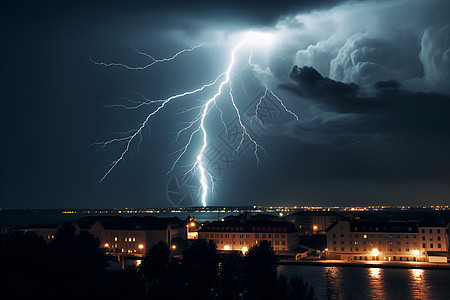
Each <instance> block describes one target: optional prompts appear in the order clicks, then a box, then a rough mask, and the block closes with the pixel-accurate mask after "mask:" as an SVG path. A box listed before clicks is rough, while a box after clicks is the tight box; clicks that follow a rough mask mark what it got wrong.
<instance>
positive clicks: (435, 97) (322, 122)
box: [0, 0, 450, 207]
mask: <svg viewBox="0 0 450 300" xmlns="http://www.w3.org/2000/svg"><path fill="white" fill-rule="evenodd" d="M449 3H450V2H448V1H439V0H430V1H418V0H410V1H369V0H368V1H338V0H328V1H326V0H323V1H317V0H315V1H313V0H307V1H298V0H296V1H294V0H288V1H281V2H280V1H262V2H261V1H260V2H251V1H238V0H231V1H221V2H214V1H206V0H200V1H171V2H168V1H156V2H155V1H137V0H136V1H126V2H125V1H54V0H51V1H40V2H37V1H2V2H1V4H0V5H1V8H0V14H1V15H0V33H1V38H2V47H1V49H0V51H1V52H0V54H1V56H2V57H3V58H4V60H3V65H2V68H1V69H0V72H1V77H2V81H1V83H0V84H1V89H2V91H3V94H2V99H3V100H4V101H3V103H2V112H1V114H2V120H1V122H2V123H1V126H2V128H4V133H5V135H4V137H3V141H5V146H4V147H2V156H3V157H4V163H3V165H2V170H1V182H2V183H1V184H2V185H1V195H0V199H1V202H0V207H102V206H103V207H113V206H136V207H148V206H164V205H168V201H167V197H166V196H167V195H166V194H167V182H168V180H169V179H170V176H166V172H167V171H168V168H169V167H168V166H171V163H172V162H173V161H172V158H173V157H170V156H168V155H167V153H169V152H172V151H174V150H176V149H174V148H176V147H177V146H178V145H174V144H171V143H172V142H173V135H172V134H167V133H168V132H169V133H172V132H173V131H174V130H176V129H178V128H179V127H180V126H181V125H182V124H180V123H181V121H180V119H178V116H179V115H176V114H175V113H176V112H179V110H180V109H182V108H188V107H189V105H190V104H191V103H192V102H189V101H191V100H192V99H188V101H186V102H183V103H182V104H181V105H180V107H168V108H167V111H166V114H165V115H162V116H159V117H158V118H155V119H154V120H153V122H152V126H151V134H148V135H147V134H144V138H143V142H142V144H141V145H140V149H139V150H138V149H137V147H134V148H133V149H132V151H131V152H130V155H129V156H127V160H126V161H124V163H123V164H120V165H119V166H118V168H117V169H116V170H115V172H113V173H111V175H110V176H109V177H108V180H106V181H105V182H103V183H102V184H97V182H98V180H99V179H100V178H101V176H102V175H103V174H104V173H103V172H104V171H105V165H107V163H108V162H107V160H110V159H114V158H116V157H117V154H118V153H119V151H120V149H119V148H113V149H107V150H106V151H104V152H96V151H95V148H90V147H88V145H89V144H91V143H93V142H96V141H101V140H105V139H107V138H109V137H111V136H115V135H114V133H115V132H119V131H125V130H128V129H134V128H135V126H136V124H139V122H141V121H142V119H143V118H144V117H145V114H146V111H145V110H143V111H138V112H131V113H130V112H129V111H123V110H117V109H106V108H105V107H104V105H103V103H106V104H116V103H121V102H120V101H121V98H122V97H130V98H132V97H134V96H135V95H136V94H134V92H141V93H143V94H144V95H146V96H148V97H151V98H154V97H165V96H167V95H172V94H174V93H177V92H180V91H185V90H186V89H191V88H192V87H193V86H195V87H197V86H198V85H199V84H201V83H205V82H210V80H211V78H213V76H217V74H219V73H220V72H221V71H222V70H223V67H224V65H225V64H226V63H227V59H224V57H226V58H228V57H229V51H228V50H229V49H228V48H227V45H228V44H226V43H228V42H229V43H230V44H232V42H233V41H232V40H231V41H230V40H227V37H230V36H231V37H232V36H233V34H236V32H238V31H244V30H248V29H249V28H250V29H261V30H269V31H271V32H273V33H274V34H275V35H276V36H277V38H278V40H279V43H278V44H276V45H272V46H273V47H274V50H276V51H274V52H273V53H270V55H274V57H272V58H271V64H270V65H269V66H268V67H267V68H265V67H266V66H264V68H262V69H261V74H258V75H260V77H258V78H255V77H257V76H254V77H252V80H253V81H254V82H253V83H252V84H255V85H256V83H258V84H259V83H260V81H261V78H263V79H267V78H269V80H268V81H269V82H271V83H272V86H274V87H275V86H276V84H275V83H274V82H277V83H279V82H280V81H281V82H283V83H282V85H281V87H282V89H280V90H275V89H274V91H275V92H276V93H278V91H279V92H281V93H283V95H282V96H283V97H282V98H283V100H285V102H286V104H288V106H289V108H292V110H294V111H295V112H296V113H297V114H298V115H299V116H300V120H299V121H298V122H296V121H292V118H290V117H291V116H288V118H289V119H288V120H287V121H289V122H290V123H289V124H288V125H286V126H285V127H283V126H282V125H280V124H272V127H271V126H270V125H268V126H267V128H266V129H267V131H266V132H265V134H261V142H262V143H263V145H264V146H265V149H266V150H267V153H268V154H269V157H267V158H263V159H262V160H263V164H262V165H261V166H259V167H256V163H255V158H254V156H252V155H248V157H247V158H246V157H242V158H240V159H241V160H240V161H239V164H238V163H236V164H234V165H233V167H232V170H230V171H229V173H227V174H225V175H224V177H223V178H222V179H221V180H218V186H217V194H216V196H215V197H211V200H210V201H211V202H210V203H211V204H217V205H221V204H243V205H247V204H254V205H258V204H273V203H274V202H279V203H286V204H289V203H295V204H298V203H299V202H298V201H303V200H304V201H305V202H302V203H304V204H309V203H311V202H308V201H309V200H314V201H316V202H315V203H316V204H320V205H326V204H328V203H335V204H338V203H337V202H338V201H341V202H339V204H346V203H349V202H346V201H347V200H348V199H353V200H354V202H352V203H361V202H358V199H368V198H365V197H364V195H365V194H371V195H373V197H372V199H378V200H380V199H390V200H389V201H391V200H392V201H394V198H395V197H394V196H391V197H390V198H389V197H386V195H387V194H389V195H394V194H396V193H397V192H398V193H400V194H401V195H400V194H397V195H400V196H401V197H400V196H399V197H400V198H402V197H403V198H402V199H405V201H406V202H405V203H410V202H408V201H409V200H408V199H407V198H408V197H411V203H412V202H414V201H416V202H415V203H424V201H423V199H425V198H426V197H425V195H429V193H428V192H429V190H430V189H431V188H432V189H433V193H434V195H435V196H436V199H437V200H439V201H442V202H443V201H448V200H445V199H449V197H448V195H449V194H450V191H448V188H447V189H445V188H443V187H444V184H445V183H447V184H448V179H449V174H448V173H449V170H450V162H449V155H448V153H449V152H450V147H449V141H450V139H449V136H450V133H449V129H448V128H450V124H449V121H448V120H449V118H448V117H447V116H446V114H447V112H448V111H450V110H449V103H450V99H449V97H448V96H446V95H444V94H441V93H446V92H448V88H449V86H450V85H448V74H449V70H450V68H449V67H448V62H449V60H448V49H449V45H450V44H449V39H448V37H449V36H450V35H449V34H448V33H449V26H448V20H447V19H448V6H449ZM217 32H218V33H217ZM215 34H217V36H218V37H219V39H222V40H223V41H224V44H226V45H225V46H223V47H213V46H210V45H208V46H205V47H202V48H200V49H198V51H195V53H189V54H188V55H186V56H182V57H179V59H177V61H176V62H174V63H173V64H165V65H164V66H156V67H155V68H154V69H152V70H151V71H149V72H131V71H126V70H122V69H113V68H109V69H105V68H100V67H98V66H95V65H93V64H92V63H91V62H90V60H89V59H90V58H92V59H96V60H101V61H115V62H125V63H129V64H133V65H139V64H142V62H143V61H144V59H145V58H144V57H142V56H139V55H137V54H136V52H135V51H134V50H133V48H132V47H131V46H130V44H132V45H133V46H136V47H137V48H139V49H140V50H143V51H148V52H149V53H151V54H152V55H155V56H158V57H166V56H167V55H169V54H173V53H175V52H176V51H178V50H179V49H182V48H185V47H191V46H193V45H196V44H199V43H201V42H207V43H208V42H211V41H213V42H214V41H215V39H214V38H215ZM278 55H279V56H278ZM294 56H295V59H294ZM255 57H257V55H256V53H255ZM294 60H295V61H294ZM294 63H295V64H298V65H300V66H302V67H303V68H301V67H298V68H295V69H294V71H293V72H291V74H290V77H288V74H289V71H290V70H291V69H292V66H293V65H294ZM307 66H312V67H307ZM316 70H318V71H316ZM319 72H320V73H319ZM271 73H272V74H271ZM273 74H275V77H276V78H272V77H270V75H273ZM241 79H242V80H243V81H245V79H247V78H245V76H244V77H242V78H241ZM285 79H286V80H285ZM271 80H273V82H272V81H271ZM277 80H278V81H277ZM352 82H354V83H352ZM413 87H414V89H413ZM235 88H236V90H237V89H239V88H240V84H236V85H235ZM255 90H256V89H255ZM421 90H423V91H427V92H418V91H421ZM432 91H437V92H439V93H436V92H435V93H433V92H432ZM260 92H261V91H260V86H258V91H257V92H255V93H254V95H256V94H257V93H260ZM254 95H253V94H252V93H250V95H249V97H252V96H254ZM132 99H133V98H132ZM252 99H253V98H252ZM133 100H136V99H133ZM137 100H138V99H137ZM198 100H199V99H193V100H192V101H194V102H193V103H198V102H195V101H198ZM200 100H203V99H200ZM250 100H251V99H250ZM183 105H184V106H183ZM239 105H243V106H244V104H242V103H239ZM294 108H295V109H294ZM183 121H184V119H183ZM284 121H285V120H284V119H283V122H284ZM280 123H281V122H280ZM174 124H175V125H174ZM283 130H285V132H283ZM171 147H172V148H171ZM249 153H250V154H253V152H252V151H249ZM261 156H263V155H261ZM236 160H238V159H237V158H236ZM424 182H425V183H424ZM443 182H444V183H443ZM421 184H424V186H423V187H422V186H421ZM427 189H428V191H427ZM412 191H414V192H412ZM337 195H339V196H337ZM335 198H336V199H338V200H336V201H335V202H333V201H334V200H335ZM333 199H334V200H333ZM442 199H444V200H442ZM214 201H215V202H214ZM390 203H394V202H390Z"/></svg>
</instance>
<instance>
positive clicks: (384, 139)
mask: <svg viewBox="0 0 450 300" xmlns="http://www.w3.org/2000/svg"><path fill="white" fill-rule="evenodd" d="M291 78H292V80H293V83H292V84H290V85H287V86H285V88H287V89H289V90H290V91H292V92H294V93H296V94H297V95H299V96H301V97H302V98H303V99H305V100H306V101H308V102H309V103H310V104H311V105H319V107H320V108H321V109H322V110H323V113H319V114H317V115H316V116H313V117H311V118H308V119H305V120H300V121H299V122H298V123H296V124H295V125H293V127H292V128H290V132H289V135H290V136H291V137H293V138H295V139H297V140H298V141H300V144H301V145H302V147H303V146H305V147H308V148H309V147H313V149H316V150H317V153H328V154H330V156H329V157H333V159H331V160H329V159H327V155H324V157H322V159H324V160H326V161H327V163H326V164H325V165H326V166H327V170H328V171H326V172H324V174H330V173H333V174H334V176H337V177H338V178H340V179H342V178H346V177H347V176H349V177H351V178H354V179H356V178H366V179H372V180H375V181H386V182H388V181H390V182H394V181H396V180H399V181H403V180H411V179H414V180H418V179H435V178H450V171H449V170H450V159H449V157H448V155H447V154H446V153H447V152H449V151H450V141H449V139H448V137H449V136H450V120H449V118H448V116H447V113H448V111H450V97H449V96H447V95H442V94H438V93H416V92H411V91H407V90H405V89H402V88H401V86H400V85H399V83H398V82H396V81H387V82H377V83H376V84H375V89H376V91H377V93H376V95H375V96H361V95H359V94H358V93H357V91H358V86H357V85H355V84H344V83H342V82H337V81H334V80H331V79H329V78H324V77H322V76H321V75H320V74H319V73H318V72H317V71H316V70H314V69H313V68H311V67H303V68H298V67H295V68H294V69H293V71H292V73H291ZM316 150H314V151H316ZM317 155H319V154H317ZM336 155H337V157H336ZM300 156H301V155H300ZM297 157H299V156H297ZM307 157H309V155H307ZM322 159H321V160H322ZM336 162H339V164H340V163H341V162H345V163H346V167H345V168H339V167H337V166H336ZM337 170H340V171H338V172H339V174H336V171H337ZM346 174H347V175H346Z"/></svg>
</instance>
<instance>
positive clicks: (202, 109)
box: [91, 31, 298, 206]
mask: <svg viewBox="0 0 450 300" xmlns="http://www.w3.org/2000/svg"><path fill="white" fill-rule="evenodd" d="M253 33H254V32H252V31H250V32H248V33H247V34H246V35H245V36H244V37H243V38H242V39H241V40H240V41H239V43H237V44H236V45H235V46H234V48H233V50H232V51H231V57H230V62H229V64H228V67H227V69H226V70H225V71H224V72H222V73H220V74H219V75H218V76H217V77H216V78H215V79H214V80H213V81H212V82H210V83H207V84H204V85H202V86H201V87H198V88H196V89H193V90H191V91H186V92H184V93H180V94H176V95H172V96H170V97H168V98H166V99H157V100H150V99H147V98H145V97H143V96H142V95H140V96H142V97H143V98H144V101H142V102H133V101H130V100H129V99H126V100H127V101H128V102H129V103H130V105H112V106H109V107H122V108H125V109H138V108H141V107H143V106H150V105H156V108H155V109H154V110H153V111H151V112H150V113H149V114H148V115H147V116H146V118H145V119H144V121H142V123H141V124H140V125H139V127H138V128H137V129H135V130H132V131H129V132H126V133H124V136H122V137H120V138H113V139H110V140H107V141H104V142H97V143H94V145H98V146H100V147H101V148H105V147H106V146H109V145H111V144H114V143H124V144H125V147H124V150H123V151H122V152H121V154H120V155H119V157H118V158H117V159H116V160H114V161H112V162H111V164H110V165H109V168H108V169H107V171H106V172H105V174H104V175H103V177H102V178H101V179H100V182H103V180H105V179H106V177H107V176H108V175H109V174H110V173H111V172H112V171H113V170H114V168H115V167H116V166H117V164H119V163H120V162H121V161H122V160H123V159H124V157H125V155H126V154H127V153H128V152H129V151H130V147H131V145H132V143H133V142H134V141H135V140H136V138H138V137H139V138H140V139H141V140H142V131H143V129H144V128H145V126H147V125H148V124H149V122H150V119H151V118H152V117H154V116H155V115H157V114H158V113H160V111H161V110H163V109H164V108H165V106H166V105H168V104H169V103H171V102H174V101H176V100H179V99H181V98H183V97H186V96H189V95H194V94H198V93H201V92H203V91H205V90H207V89H210V88H213V87H215V88H216V92H215V93H214V94H213V96H212V97H210V98H209V99H207V100H206V101H204V103H203V104H202V105H199V106H193V107H191V108H189V109H187V110H185V111H184V112H189V111H191V110H196V109H197V110H199V113H198V114H197V115H196V116H195V117H194V118H193V120H192V121H191V122H189V123H188V124H187V125H186V126H185V127H184V128H182V129H181V130H180V131H179V132H178V133H177V135H176V140H177V139H178V137H179V136H180V135H181V134H182V133H184V132H187V131H189V130H191V133H190V135H189V138H188V140H187V142H186V143H185V145H184V146H183V147H182V148H180V149H179V150H177V151H176V152H175V154H178V155H177V156H176V159H175V160H174V162H173V164H172V167H171V168H170V170H169V171H168V174H169V173H171V172H172V171H173V170H174V168H175V167H176V166H177V165H178V164H179V162H180V160H181V159H182V158H183V156H184V155H185V154H186V153H187V152H188V150H189V149H190V147H191V146H192V143H193V140H194V137H195V136H197V135H200V137H201V141H202V142H201V147H200V150H199V151H198V153H197V155H196V158H195V161H194V162H193V163H191V165H190V168H189V169H188V171H187V172H186V173H185V176H186V175H187V174H191V173H192V174H195V173H196V172H198V173H199V181H200V185H201V187H200V191H199V193H200V197H201V201H202V205H203V206H206V199H207V196H208V191H210V190H211V191H213V190H214V178H213V176H212V174H211V173H210V172H209V171H208V169H207V167H206V165H205V162H204V156H205V151H206V149H207V146H208V130H207V128H206V125H205V120H206V119H207V117H208V115H209V113H210V111H211V110H212V109H213V108H217V109H218V110H219V111H220V119H221V122H222V124H223V126H224V127H225V130H227V126H226V125H225V122H224V120H223V112H222V110H220V108H219V106H218V105H217V101H218V98H219V97H220V96H224V95H225V94H227V95H228V99H229V101H230V103H231V105H232V107H233V109H234V112H235V114H236V116H237V122H238V124H239V126H240V127H241V129H242V133H241V136H240V140H239V143H238V145H237V147H236V149H235V152H236V153H237V151H239V150H240V149H241V148H242V147H243V143H244V141H245V140H246V139H247V140H248V141H250V142H251V143H252V144H253V146H254V155H255V158H256V160H257V163H258V164H259V163H260V158H259V151H263V152H264V153H265V150H264V148H263V147H262V146H261V145H259V144H258V143H257V141H256V140H255V138H254V137H252V135H251V134H250V132H249V130H248V129H247V127H246V126H245V124H244V122H243V120H242V114H241V112H240V110H239V108H238V106H237V104H236V101H235V97H234V95H233V81H232V73H233V70H234V68H235V64H236V56H237V53H238V51H239V50H241V48H243V46H244V45H246V44H247V43H248V42H249V39H250V38H251V37H252V35H253ZM201 46H203V44H200V45H197V46H194V47H192V48H188V49H183V50H181V51H179V52H177V53H176V54H174V55H173V56H171V57H169V58H162V59H155V58H154V57H153V56H151V55H148V54H146V53H144V52H141V51H139V50H137V49H135V50H136V51H137V52H138V53H139V54H140V55H144V56H146V57H148V58H150V60H151V61H150V63H148V64H146V65H144V66H138V67H133V66H129V65H126V64H122V63H104V62H96V61H94V60H91V61H92V62H93V63H95V64H97V65H101V66H105V67H122V68H126V69H129V70H144V69H147V68H149V67H151V66H153V65H155V64H158V63H165V62H169V61H172V60H174V59H176V58H177V57H178V56H179V55H181V54H183V53H186V52H192V51H194V50H195V49H197V48H199V47H201ZM252 56H253V52H252V51H251V52H250V54H249V57H248V65H249V66H250V67H252V68H253V70H254V72H263V73H264V70H262V69H261V68H260V67H259V66H258V65H257V64H254V63H253V62H252ZM241 83H242V80H241ZM263 85H264V86H265V92H264V95H263V96H261V98H260V100H259V102H258V104H257V105H256V110H255V115H254V116H253V117H252V119H255V120H257V121H259V122H260V123H261V120H260V119H259V117H258V114H259V106H260V104H261V102H262V101H263V99H264V98H265V97H266V95H267V94H268V93H270V94H271V95H272V96H274V97H275V98H276V99H277V101H279V103H280V104H281V106H282V107H283V109H284V110H285V111H286V112H287V113H289V114H291V115H292V116H293V117H294V118H295V119H297V120H298V116H297V115H296V114H295V113H294V112H292V111H291V110H289V109H288V108H287V107H286V105H285V104H284V103H283V101H282V100H281V99H280V98H279V97H278V96H277V95H276V94H275V93H274V92H273V91H272V90H270V89H269V88H268V87H267V83H263ZM225 91H227V93H225ZM141 140H140V141H141ZM140 141H139V143H140Z"/></svg>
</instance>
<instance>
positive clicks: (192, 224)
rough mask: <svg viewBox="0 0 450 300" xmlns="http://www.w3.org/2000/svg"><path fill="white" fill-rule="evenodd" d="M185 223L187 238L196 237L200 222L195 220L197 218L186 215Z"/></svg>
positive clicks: (192, 238) (193, 238)
mask: <svg viewBox="0 0 450 300" xmlns="http://www.w3.org/2000/svg"><path fill="white" fill-rule="evenodd" d="M185 223H186V229H187V238H188V239H189V240H196V239H198V230H199V229H200V224H199V223H198V222H197V220H196V219H195V218H194V217H192V216H188V217H187V218H186V220H185Z"/></svg>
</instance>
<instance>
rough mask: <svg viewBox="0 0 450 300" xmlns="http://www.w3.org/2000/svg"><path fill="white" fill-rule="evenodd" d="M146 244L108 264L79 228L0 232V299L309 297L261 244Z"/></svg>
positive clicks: (310, 293)
mask: <svg viewBox="0 0 450 300" xmlns="http://www.w3.org/2000/svg"><path fill="white" fill-rule="evenodd" d="M172 254H173V252H171V250H170V248H169V247H168V245H167V244H165V243H163V242H160V243H159V244H156V245H154V246H153V247H152V248H151V249H150V251H149V252H148V253H147V255H146V256H145V257H144V259H143V261H142V264H141V265H140V266H139V267H137V268H136V267H130V268H127V269H125V270H108V267H107V266H108V262H107V257H106V256H105V255H104V254H103V253H102V251H101V250H100V248H99V242H98V240H97V239H95V238H94V237H93V236H92V235H90V234H89V233H88V232H86V231H82V232H80V234H78V235H77V234H75V230H74V229H73V228H72V227H64V228H62V229H61V230H60V231H59V232H58V233H57V234H56V236H55V238H54V239H53V240H52V241H51V242H49V243H47V242H46V241H44V240H43V239H41V238H39V237H38V236H36V235H34V234H30V233H25V234H22V233H14V234H9V235H4V236H2V237H1V239H0V267H1V268H0V299H199V300H202V299H220V300H222V299H224V300H225V299H243V300H247V299H248V300H253V299H255V300H265V299H267V300H269V299H279V300H290V299H308V300H310V299H311V300H312V299H316V297H315V296H314V291H313V289H312V287H311V286H309V285H308V284H307V283H305V282H303V281H302V280H301V279H299V278H297V277H291V278H289V279H288V278H286V277H285V276H283V275H278V274H277V267H278V259H277V257H276V256H275V254H274V252H273V250H272V248H271V247H270V245H269V244H268V243H264V242H262V243H261V244H259V245H258V246H255V247H253V248H251V249H250V250H249V251H248V253H247V254H246V255H245V256H242V255H241V254H239V253H229V254H219V253H218V252H217V250H216V246H215V244H214V243H208V242H207V241H205V240H198V241H195V242H194V243H193V244H192V245H191V246H190V247H188V248H187V249H186V250H185V251H184V253H183V258H182V259H176V258H175V257H174V256H173V255H172Z"/></svg>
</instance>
